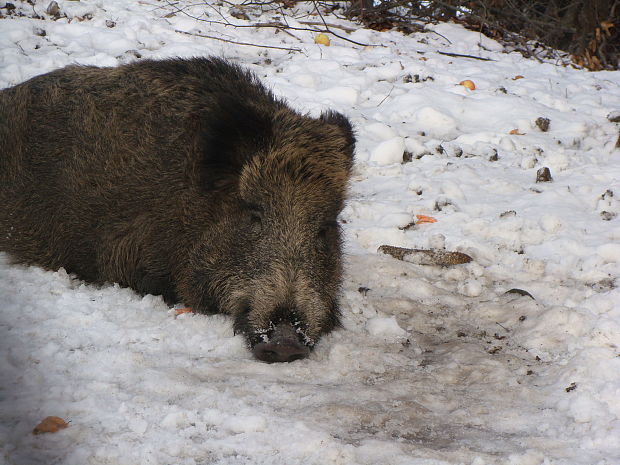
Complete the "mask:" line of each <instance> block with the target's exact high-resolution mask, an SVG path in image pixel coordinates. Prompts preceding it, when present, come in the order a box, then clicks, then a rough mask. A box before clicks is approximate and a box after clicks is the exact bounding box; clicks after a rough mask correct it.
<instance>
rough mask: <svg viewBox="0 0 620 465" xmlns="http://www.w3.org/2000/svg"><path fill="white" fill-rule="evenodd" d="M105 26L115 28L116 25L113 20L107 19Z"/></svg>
mask: <svg viewBox="0 0 620 465" xmlns="http://www.w3.org/2000/svg"><path fill="white" fill-rule="evenodd" d="M105 25H106V27H109V28H113V27H115V26H116V23H115V22H114V21H112V20H111V19H106V20H105Z"/></svg>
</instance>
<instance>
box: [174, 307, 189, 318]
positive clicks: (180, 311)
mask: <svg viewBox="0 0 620 465" xmlns="http://www.w3.org/2000/svg"><path fill="white" fill-rule="evenodd" d="M174 313H175V315H176V316H179V315H183V314H184V313H194V311H193V310H192V309H191V308H189V307H185V308H177V309H175V310H174Z"/></svg>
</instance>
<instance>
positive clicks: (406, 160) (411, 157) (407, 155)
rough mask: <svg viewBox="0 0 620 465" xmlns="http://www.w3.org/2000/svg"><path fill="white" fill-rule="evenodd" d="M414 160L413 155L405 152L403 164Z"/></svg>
mask: <svg viewBox="0 0 620 465" xmlns="http://www.w3.org/2000/svg"><path fill="white" fill-rule="evenodd" d="M411 160H413V153H411V152H407V151H406V150H405V151H404V152H403V163H409V162H411Z"/></svg>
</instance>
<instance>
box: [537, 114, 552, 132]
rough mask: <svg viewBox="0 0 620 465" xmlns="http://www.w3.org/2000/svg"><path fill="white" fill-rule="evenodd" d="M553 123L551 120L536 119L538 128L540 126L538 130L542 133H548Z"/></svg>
mask: <svg viewBox="0 0 620 465" xmlns="http://www.w3.org/2000/svg"><path fill="white" fill-rule="evenodd" d="M550 123H551V121H550V120H549V118H543V117H540V118H537V119H536V126H538V129H540V130H541V131H542V132H547V131H548V130H549V124H550Z"/></svg>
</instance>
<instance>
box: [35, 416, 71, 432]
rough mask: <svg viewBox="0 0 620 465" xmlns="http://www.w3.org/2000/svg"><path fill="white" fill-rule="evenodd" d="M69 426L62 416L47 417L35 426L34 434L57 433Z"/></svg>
mask: <svg viewBox="0 0 620 465" xmlns="http://www.w3.org/2000/svg"><path fill="white" fill-rule="evenodd" d="M68 426H69V424H68V423H67V422H66V421H65V420H63V419H62V418H60V417H47V418H46V419H45V420H43V421H42V422H41V423H39V424H38V425H37V426H35V427H34V429H33V430H32V434H43V433H55V432H57V431H58V430H60V429H64V428H66V427H68Z"/></svg>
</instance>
